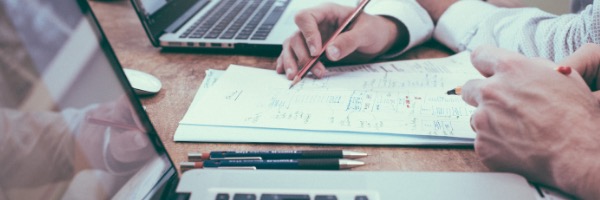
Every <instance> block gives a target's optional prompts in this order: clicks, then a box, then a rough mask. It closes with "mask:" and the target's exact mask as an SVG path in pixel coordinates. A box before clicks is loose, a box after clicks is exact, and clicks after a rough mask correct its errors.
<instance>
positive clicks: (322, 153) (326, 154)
mask: <svg viewBox="0 0 600 200" xmlns="http://www.w3.org/2000/svg"><path fill="white" fill-rule="evenodd" d="M301 158H344V154H343V152H342V151H341V150H315V151H303V152H302V157H301Z"/></svg>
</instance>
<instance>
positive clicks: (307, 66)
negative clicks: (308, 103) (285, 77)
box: [289, 0, 370, 89]
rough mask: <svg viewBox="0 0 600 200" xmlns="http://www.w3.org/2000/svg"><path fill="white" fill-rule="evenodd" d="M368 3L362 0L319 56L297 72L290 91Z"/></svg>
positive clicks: (368, 0) (323, 47) (324, 46)
mask: <svg viewBox="0 0 600 200" xmlns="http://www.w3.org/2000/svg"><path fill="white" fill-rule="evenodd" d="M369 2H370V0H362V1H361V2H360V3H359V4H358V7H356V10H354V12H352V14H351V15H350V16H348V18H346V20H345V21H344V23H342V25H341V26H340V27H338V29H337V30H336V31H335V32H334V33H333V35H332V36H331V37H330V38H329V40H327V42H326V43H325V45H323V46H322V47H321V50H320V51H319V54H318V55H317V56H315V57H313V58H311V59H310V61H309V62H307V63H306V64H305V65H304V66H303V67H302V69H300V72H298V74H296V76H295V77H294V79H293V80H292V84H291V85H290V88H289V89H292V87H294V85H296V84H297V83H298V82H300V80H302V78H304V76H306V74H307V73H308V71H310V69H311V68H312V67H313V66H314V65H315V63H316V62H317V60H319V58H321V56H322V55H323V53H325V49H327V47H328V46H329V45H331V43H332V42H333V40H335V38H337V36H339V35H340V34H341V33H342V32H344V31H346V30H347V29H349V28H350V24H351V23H352V22H353V21H354V20H356V19H357V18H358V16H360V13H361V12H362V10H364V8H365V6H367V4H368V3H369Z"/></svg>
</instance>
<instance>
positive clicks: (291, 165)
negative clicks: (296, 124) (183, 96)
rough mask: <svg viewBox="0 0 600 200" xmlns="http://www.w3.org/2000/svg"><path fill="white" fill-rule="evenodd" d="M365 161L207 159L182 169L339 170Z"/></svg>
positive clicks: (186, 165) (360, 164)
mask: <svg viewBox="0 0 600 200" xmlns="http://www.w3.org/2000/svg"><path fill="white" fill-rule="evenodd" d="M364 164H365V163H364V162H361V161H356V160H348V159H280V160H205V161H202V162H182V163H180V166H181V168H182V169H196V168H213V169H315V170H339V169H350V168H353V167H358V166H362V165H364Z"/></svg>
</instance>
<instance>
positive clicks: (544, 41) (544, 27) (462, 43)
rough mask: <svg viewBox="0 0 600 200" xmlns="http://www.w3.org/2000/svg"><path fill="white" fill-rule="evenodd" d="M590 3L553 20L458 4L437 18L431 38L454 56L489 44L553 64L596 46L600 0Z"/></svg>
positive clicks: (523, 11) (535, 12)
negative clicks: (455, 53) (579, 49)
mask: <svg viewBox="0 0 600 200" xmlns="http://www.w3.org/2000/svg"><path fill="white" fill-rule="evenodd" d="M594 2H596V3H595V4H592V5H589V6H587V7H586V9H585V10H583V11H581V12H580V13H578V14H565V15H560V16H557V15H554V14H550V13H547V12H544V11H542V10H540V9H537V8H498V7H495V6H493V5H490V4H487V3H485V2H481V1H459V2H457V3H455V4H453V5H452V6H450V7H449V8H448V10H446V12H445V13H444V14H443V15H442V16H441V18H440V20H439V21H438V25H437V27H436V28H435V30H434V38H435V39H437V40H438V41H440V42H441V43H443V44H444V45H446V46H448V47H449V48H450V49H452V50H454V51H457V52H458V51H464V50H473V49H474V48H477V47H478V46H480V45H483V44H491V45H495V46H498V47H500V48H505V49H509V50H513V51H517V52H519V53H521V54H524V55H526V56H529V57H543V58H547V59H550V60H553V61H555V62H557V61H560V60H562V59H563V58H564V57H566V56H568V55H570V54H571V53H573V52H574V51H575V50H576V49H578V48H579V47H580V46H582V45H584V44H586V43H596V44H600V0H595V1H594Z"/></svg>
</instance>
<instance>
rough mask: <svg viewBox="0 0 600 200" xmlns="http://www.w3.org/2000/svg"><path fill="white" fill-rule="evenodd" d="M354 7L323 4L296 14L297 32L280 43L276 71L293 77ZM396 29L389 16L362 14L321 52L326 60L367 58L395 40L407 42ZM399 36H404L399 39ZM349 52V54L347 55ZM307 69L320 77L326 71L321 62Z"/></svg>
mask: <svg viewBox="0 0 600 200" xmlns="http://www.w3.org/2000/svg"><path fill="white" fill-rule="evenodd" d="M354 9H355V8H352V7H346V6H341V5H337V4H325V5H323V6H320V7H316V8H312V9H307V10H303V11H301V12H300V13H298V14H297V15H296V18H295V21H296V24H297V25H298V28H299V31H298V32H296V33H294V34H293V35H292V36H291V37H289V38H288V39H287V40H286V41H285V42H284V44H283V50H282V52H281V55H280V56H279V58H278V59H277V64H276V67H275V69H276V71H277V73H280V74H284V73H285V74H286V75H287V78H288V79H293V78H294V76H295V75H296V73H297V72H298V68H300V67H302V66H303V65H304V64H305V63H307V62H308V61H310V59H311V58H312V57H314V56H318V53H319V50H320V49H321V48H322V47H323V44H324V43H325V42H326V41H327V40H328V39H329V38H330V37H331V35H332V34H333V33H334V32H335V30H336V29H337V28H338V25H339V24H342V23H343V22H344V20H345V19H346V18H347V17H348V16H350V14H352V12H353V11H354ZM402 26H403V25H402ZM398 30H399V27H398V24H396V22H394V21H392V20H390V19H387V18H385V17H381V16H373V15H369V14H365V13H362V14H361V15H360V16H359V17H358V18H357V19H356V21H354V25H353V26H352V29H350V30H349V31H346V32H343V33H342V34H340V35H339V36H338V37H337V38H336V39H335V40H334V41H333V43H332V44H331V45H330V46H328V47H325V48H326V52H325V55H326V57H327V59H329V60H330V61H340V60H344V61H347V62H359V61H368V60H370V59H373V58H374V57H376V56H378V55H380V54H382V53H384V52H386V51H387V50H389V49H390V48H391V47H392V46H393V45H394V44H395V42H396V41H397V40H400V42H403V41H404V40H406V41H404V42H406V43H407V42H408V34H407V33H404V32H402V33H399V31H398ZM402 30H404V29H402ZM400 37H405V38H404V39H399V38H400ZM350 54H352V56H348V55H350ZM347 57H348V58H347ZM346 58H347V59H346ZM311 72H312V73H313V74H314V75H315V76H317V77H319V78H321V77H323V76H325V75H326V73H327V70H326V69H325V66H324V65H323V63H321V62H317V63H316V64H315V66H314V67H313V68H312V69H311Z"/></svg>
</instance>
